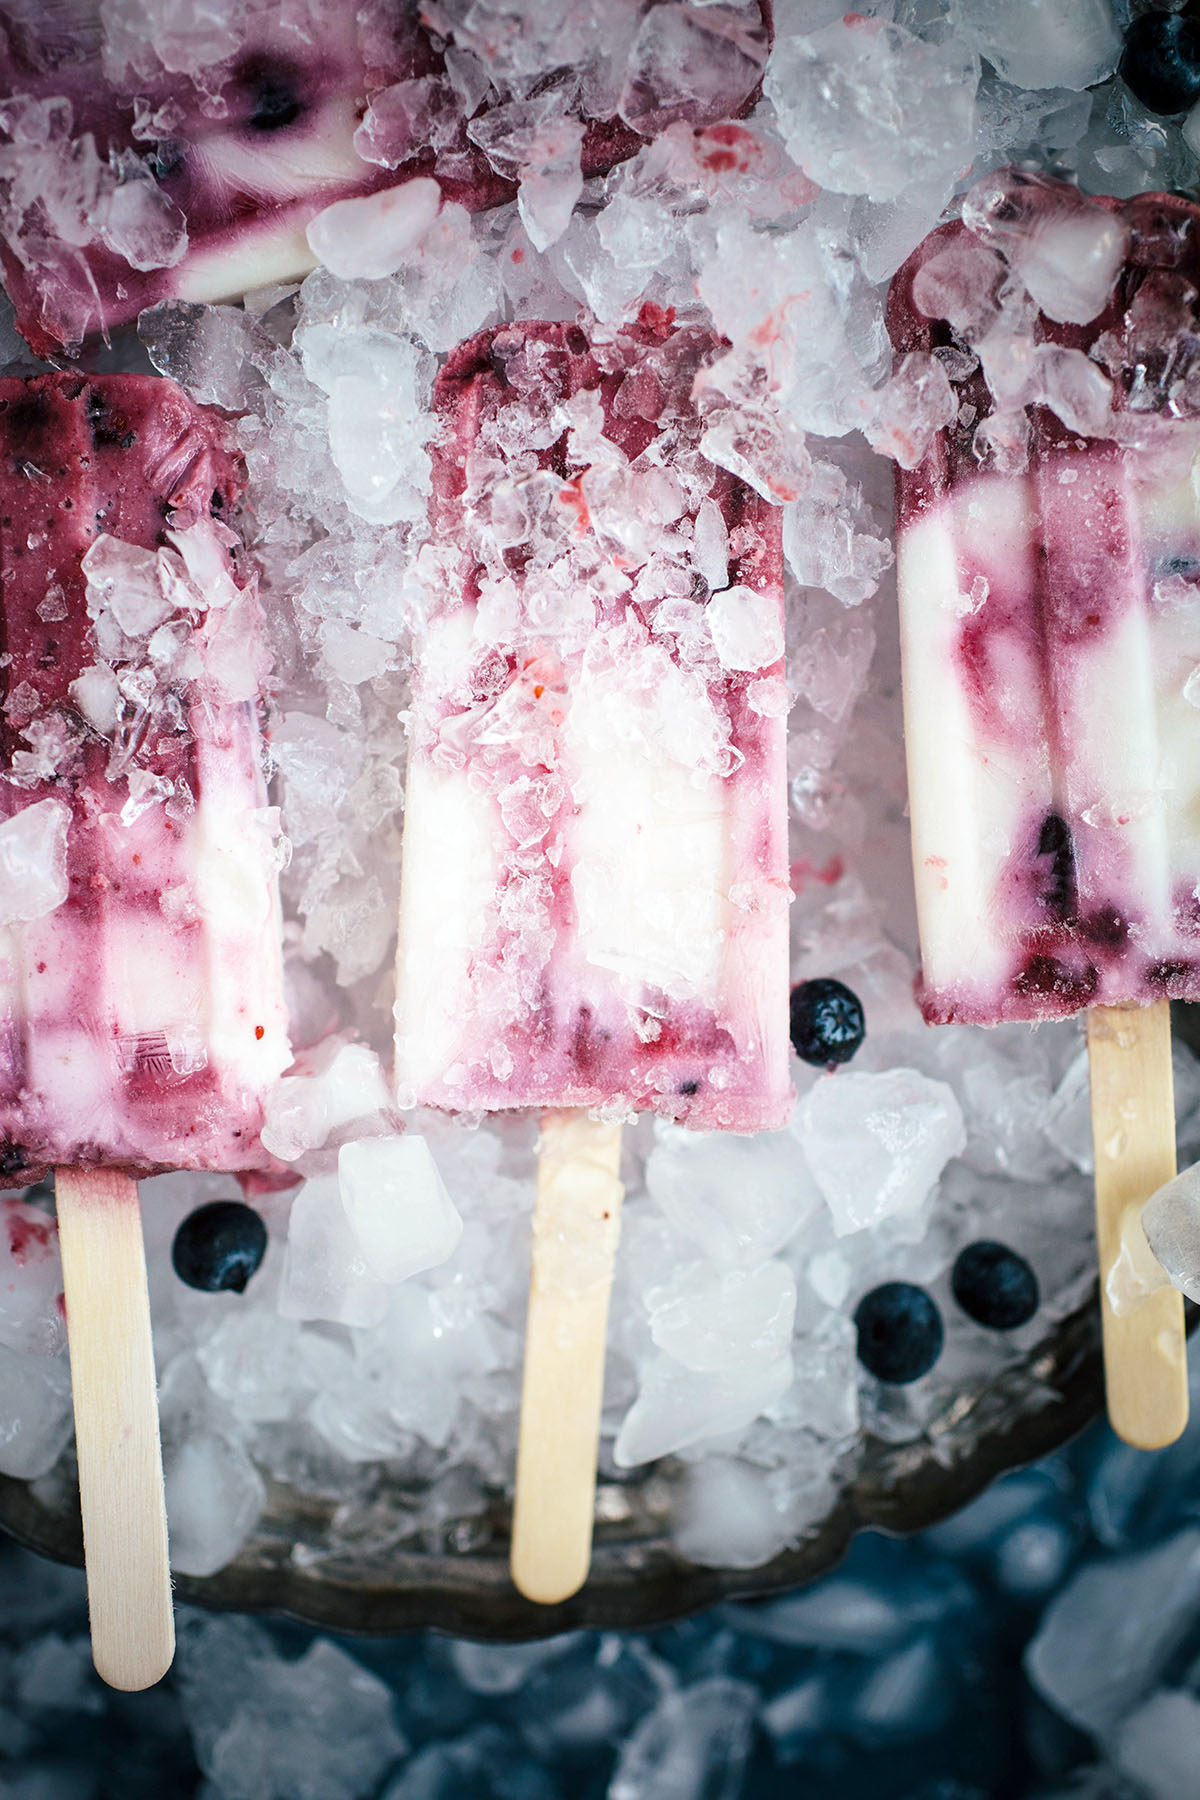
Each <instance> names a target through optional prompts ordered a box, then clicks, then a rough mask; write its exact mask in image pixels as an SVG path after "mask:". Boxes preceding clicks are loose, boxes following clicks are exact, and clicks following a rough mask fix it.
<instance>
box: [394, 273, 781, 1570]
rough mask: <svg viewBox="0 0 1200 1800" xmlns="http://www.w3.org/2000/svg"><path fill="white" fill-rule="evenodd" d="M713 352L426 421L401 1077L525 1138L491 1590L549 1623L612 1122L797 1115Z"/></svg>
mask: <svg viewBox="0 0 1200 1800" xmlns="http://www.w3.org/2000/svg"><path fill="white" fill-rule="evenodd" d="M717 352H718V346H717V344H716V343H715V341H714V340H713V338H712V336H711V333H709V332H708V331H706V330H704V329H702V328H700V327H698V326H693V325H686V324H685V325H681V326H678V327H676V326H675V325H674V324H673V322H672V320H671V318H670V317H669V316H667V315H664V314H662V313H660V312H658V311H657V310H656V309H652V308H644V309H643V312H642V315H641V317H640V318H639V320H638V322H637V323H636V324H635V325H630V326H625V327H622V328H620V329H616V330H608V331H604V330H602V329H601V328H599V327H593V329H592V332H591V335H590V337H589V336H587V335H585V333H584V332H583V330H582V329H581V328H580V327H579V326H578V325H573V324H522V325H514V326H507V327H502V328H501V329H499V330H497V331H494V332H485V333H483V334H482V335H480V336H479V337H476V338H473V339H471V340H470V341H469V342H468V343H466V344H463V345H462V346H461V347H460V348H459V349H458V350H457V351H456V352H455V353H454V354H453V355H452V356H451V357H450V360H449V362H448V363H447V364H446V366H445V368H444V369H443V370H442V372H441V374H440V376H439V377H438V382H437V385H436V389H435V407H436V410H437V412H438V414H439V415H440V417H441V419H442V421H443V426H444V431H443V436H442V440H441V444H440V447H439V451H438V454H437V458H436V461H435V467H434V490H433V502H432V507H431V514H430V517H431V524H432V528H433V533H432V542H431V543H430V545H429V546H428V547H427V549H426V551H425V552H424V555H423V558H422V561H421V564H420V569H419V572H420V576H421V580H422V586H423V589H424V593H425V596H426V607H427V617H426V621H425V630H424V641H423V649H422V655H421V660H420V665H419V669H418V673H417V680H416V683H415V688H414V698H413V707H412V713H411V716H410V721H409V730H410V745H411V748H410V756H409V770H408V785H407V796H406V803H405V805H406V810H405V830H404V858H403V869H402V873H401V898H400V933H399V940H400V941H399V952H398V961H397V1002H396V1075H397V1085H398V1092H399V1098H400V1101H401V1104H407V1105H412V1104H414V1103H422V1104H425V1105H432V1106H439V1107H445V1108H451V1109H453V1110H456V1111H460V1112H464V1113H471V1112H476V1113H478V1112H480V1111H491V1110H495V1109H503V1108H508V1107H536V1108H538V1109H540V1110H542V1135H541V1140H540V1145H539V1164H538V1194H537V1206H536V1210H535V1214H534V1220H533V1269H532V1278H531V1283H530V1298H529V1314H528V1321H527V1326H526V1339H525V1376H524V1384H523V1390H522V1401H521V1429H520V1436H519V1444H518V1450H517V1469H516V1491H515V1499H514V1505H513V1540H512V1555H511V1566H512V1573H513V1579H514V1581H515V1583H516V1585H517V1586H518V1588H519V1589H520V1590H521V1592H522V1593H523V1594H525V1595H526V1596H527V1597H528V1598H529V1599H532V1600H535V1601H539V1602H542V1603H546V1604H553V1603H555V1602H557V1601H559V1600H562V1599H565V1598H566V1597H567V1596H568V1595H570V1594H572V1593H574V1592H575V1591H576V1590H577V1589H578V1588H579V1587H580V1586H581V1584H582V1583H583V1581H584V1580H585V1579H586V1576H587V1571H588V1567H589V1563H590V1557H591V1537H592V1521H593V1512H594V1496H595V1476H596V1446H597V1439H598V1435H599V1420H600V1402H601V1391H602V1385H603V1372H604V1340H605V1328H606V1318H607V1310H608V1295H609V1288H610V1285H611V1281H612V1268H613V1257H614V1255H615V1251H616V1243H617V1234H618V1220H619V1213H620V1205H621V1198H622V1188H621V1183H620V1179H619V1164H620V1147H621V1124H620V1121H621V1119H622V1117H623V1116H625V1115H627V1114H629V1113H631V1112H636V1111H653V1112H655V1113H657V1114H658V1115H659V1116H660V1117H663V1118H666V1119H671V1120H675V1121H679V1122H682V1123H685V1124H688V1125H692V1126H697V1127H704V1128H713V1127H717V1128H720V1129H725V1130H733V1131H755V1130H760V1129H767V1128H770V1127H772V1126H778V1125H782V1124H783V1123H784V1121H785V1119H786V1117H787V1114H788V1110H789V1106H790V1102H791V1097H792V1096H791V1090H790V1086H789V1082H788V1073H787V1047H788V1039H787V1026H788V1021H787V1005H788V917H787V907H788V900H789V898H790V894H789V890H788V884H787V823H786V813H787V804H786V796H787V790H786V776H785V730H786V713H787V696H786V687H785V682H784V678H783V662H782V658H783V565H782V553H781V531H780V514H779V511H778V509H777V508H773V507H771V506H768V505H767V504H766V502H765V501H763V500H761V499H760V498H759V496H758V495H757V494H755V493H753V492H752V491H751V490H750V489H749V488H747V487H746V486H745V485H744V484H743V483H741V482H740V481H738V480H736V479H734V478H732V477H731V476H729V475H728V474H727V473H726V472H725V471H723V470H721V469H719V468H717V467H715V466H714V465H713V464H712V463H710V462H709V461H708V460H707V459H706V458H705V456H704V454H703V449H702V445H701V438H702V433H703V420H702V418H701V416H700V413H699V410H698V407H697V404H696V399H695V394H696V390H697V386H698V384H700V383H702V379H703V374H704V370H705V367H706V365H707V364H708V363H709V362H710V361H711V360H712V359H713V357H714V355H715V354H717ZM584 1109H591V1110H592V1112H593V1113H594V1114H597V1115H599V1116H594V1117H589V1116H588V1113H587V1111H586V1110H584Z"/></svg>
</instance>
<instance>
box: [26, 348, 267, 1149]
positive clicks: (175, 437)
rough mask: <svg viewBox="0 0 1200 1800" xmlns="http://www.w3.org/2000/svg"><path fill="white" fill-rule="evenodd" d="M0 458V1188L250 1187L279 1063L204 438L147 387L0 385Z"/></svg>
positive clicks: (243, 563)
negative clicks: (207, 1172) (171, 1170)
mask: <svg viewBox="0 0 1200 1800" xmlns="http://www.w3.org/2000/svg"><path fill="white" fill-rule="evenodd" d="M0 459H2V460H0V573H2V575H3V588H2V594H3V602H2V604H3V617H4V644H5V651H6V654H5V657H4V668H3V672H2V675H0V681H2V684H3V698H2V701H0V743H2V754H3V779H2V780H0V819H2V820H3V823H0V1173H2V1174H3V1175H4V1176H7V1177H10V1178H21V1177H22V1176H24V1175H25V1174H27V1173H28V1171H29V1170H31V1169H37V1168H41V1167H44V1166H46V1165H67V1166H74V1167H87V1166H89V1165H97V1164H99V1165H105V1166H114V1165H115V1166H120V1167H123V1168H127V1169H130V1170H136V1171H142V1170H148V1169H153V1168H159V1167H183V1168H213V1169H235V1170H236V1169H248V1168H254V1167H256V1166H263V1165H264V1164H265V1163H266V1162H269V1158H267V1157H266V1153H265V1152H264V1151H263V1149H262V1146H261V1144H260V1142H259V1127H260V1124H261V1121H262V1108H263V1099H264V1095H265V1093H266V1091H267V1089H268V1088H269V1086H270V1085H271V1083H272V1082H273V1080H274V1079H275V1077H276V1076H278V1074H279V1073H280V1072H281V1070H282V1069H283V1068H284V1067H285V1066H286V1064H287V1063H288V1061H289V1051H288V1045H287V1036H286V1029H285V1020H284V1010H283V998H282V973H281V958H280V926H279V900H278V892H277V884H276V862H275V849H274V845H273V842H272V815H271V814H270V813H269V811H268V809H267V803H266V802H267V796H266V790H265V786H264V779H263V771H262V746H261V741H260V734H259V723H258V710H257V708H258V686H259V682H260V681H261V678H262V675H263V673H264V671H265V668H266V654H265V650H264V647H263V645H262V643H261V641H260V637H259V615H258V603H257V600H256V598H255V591H254V576H253V571H252V569H251V567H250V566H249V564H248V563H247V560H246V557H245V552H244V551H243V549H242V546H241V544H240V543H239V541H238V539H237V537H236V535H235V533H234V531H233V530H232V528H231V525H230V523H229V522H228V521H229V519H230V518H231V516H232V512H233V506H234V502H235V500H236V497H237V492H238V476H237V465H236V461H235V458H234V456H233V454H232V453H231V451H230V449H229V448H228V447H227V445H226V442H225V437H224V427H223V425H222V423H221V421H220V419H219V418H218V417H217V415H215V414H206V413H205V412H203V411H202V410H201V409H200V408H198V407H196V406H194V405H193V404H192V402H191V401H189V400H188V399H187V398H186V396H185V395H184V394H182V393H181V392H180V390H179V389H178V388H177V387H175V385H174V384H173V383H172V382H168V381H156V380H152V379H148V378H146V377H143V376H98V377H88V376H81V375H48V376H39V377H37V378H35V379H33V380H30V381H18V380H6V381H3V382H0ZM231 629H236V632H237V635H238V641H239V642H240V643H241V644H242V646H243V650H244V655H243V657H242V658H241V659H240V660H239V665H238V669H237V674H236V678H235V679H233V680H232V681H231V680H230V678H229V676H228V674H227V673H226V671H225V667H224V662H223V659H222V655H221V648H220V647H221V642H222V637H223V634H224V633H226V632H228V631H229V630H231ZM164 634H166V635H165V636H164ZM251 695H252V696H253V697H251Z"/></svg>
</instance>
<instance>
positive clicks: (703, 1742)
mask: <svg viewBox="0 0 1200 1800" xmlns="http://www.w3.org/2000/svg"><path fill="white" fill-rule="evenodd" d="M757 1705H758V1693H757V1690H756V1689H755V1688H753V1687H751V1686H750V1684H749V1682H745V1681H733V1680H730V1679H729V1678H728V1677H727V1676H724V1675H714V1676H711V1677H710V1678H709V1679H708V1680H707V1681H697V1682H695V1683H694V1684H693V1685H692V1686H691V1687H687V1688H684V1689H683V1690H682V1691H681V1692H668V1693H666V1694H664V1695H663V1697H662V1699H661V1700H660V1701H659V1702H658V1705H657V1706H656V1707H655V1708H654V1710H653V1711H652V1712H650V1713H648V1714H647V1715H646V1717H645V1718H643V1719H641V1720H640V1721H639V1723H638V1724H637V1726H636V1727H635V1729H634V1730H633V1732H632V1733H631V1735H630V1736H629V1737H628V1738H626V1740H625V1742H624V1744H622V1746H621V1752H620V1755H619V1756H618V1758H617V1766H616V1768H615V1770H614V1771H613V1775H612V1779H611V1781H610V1783H609V1787H608V1800H696V1796H698V1795H700V1794H702V1793H708V1794H712V1795H720V1794H729V1795H732V1794H736V1793H738V1792H739V1791H740V1790H741V1786H742V1780H743V1772H744V1769H745V1765H746V1759H747V1757H748V1756H749V1754H750V1741H751V1733H752V1730H753V1725H754V1713H755V1709H756V1707H757Z"/></svg>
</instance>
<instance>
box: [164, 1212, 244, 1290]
mask: <svg viewBox="0 0 1200 1800" xmlns="http://www.w3.org/2000/svg"><path fill="white" fill-rule="evenodd" d="M266 1248H267V1228H266V1226H265V1225H264V1224H263V1222H262V1220H261V1218H260V1217H259V1215H258V1214H257V1213H256V1212H255V1210H254V1208H253V1207H252V1206H243V1205H242V1202H241V1201H240V1200H211V1201H210V1202H209V1203H208V1205H207V1206H198V1207H197V1208H196V1210H195V1212H194V1213H189V1214H188V1216H187V1218H186V1219H185V1220H184V1221H183V1224H182V1225H181V1226H180V1227H179V1230H178V1231H177V1232H176V1233H175V1242H174V1243H173V1244H172V1245H171V1261H172V1263H173V1264H174V1266H175V1273H176V1274H177V1275H178V1277H179V1279H180V1281H186V1282H187V1284H188V1286H189V1287H194V1288H200V1289H202V1290H203V1292H204V1293H206V1294H216V1293H220V1291H221V1290H222V1289H223V1288H232V1289H233V1291H234V1293H236V1294H240V1293H242V1292H243V1291H244V1289H245V1286H246V1283H247V1282H248V1281H249V1279H250V1277H251V1276H252V1275H253V1274H254V1273H255V1271H256V1270H257V1268H258V1266H259V1264H260V1263H261V1262H262V1259H263V1253H264V1252H265V1250H266Z"/></svg>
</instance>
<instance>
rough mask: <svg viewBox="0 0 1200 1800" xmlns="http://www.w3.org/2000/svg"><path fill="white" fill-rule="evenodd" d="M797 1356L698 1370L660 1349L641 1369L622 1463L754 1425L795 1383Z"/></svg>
mask: <svg viewBox="0 0 1200 1800" xmlns="http://www.w3.org/2000/svg"><path fill="white" fill-rule="evenodd" d="M791 1381H792V1359H791V1356H790V1355H787V1354H785V1355H783V1356H780V1357H777V1358H776V1360H775V1361H774V1362H770V1363H765V1364H763V1365H761V1366H758V1367H755V1366H753V1365H751V1366H750V1367H744V1368H742V1367H739V1368H734V1369H718V1370H715V1371H712V1372H708V1373H705V1374H697V1373H696V1372H695V1371H694V1370H692V1369H686V1368H684V1366H683V1365H682V1364H681V1363H678V1362H676V1361H675V1358H674V1357H673V1356H664V1355H662V1354H661V1353H660V1354H659V1355H657V1356H653V1357H651V1358H650V1360H649V1362H648V1363H647V1364H646V1367H645V1369H644V1370H643V1372H642V1378H641V1385H640V1387H639V1389H638V1397H637V1399H636V1400H635V1401H634V1403H633V1405H632V1406H631V1407H630V1409H629V1411H628V1412H627V1413H626V1415H625V1417H624V1419H623V1420H622V1422H621V1429H620V1431H619V1432H618V1433H617V1441H616V1443H615V1444H614V1446H613V1461H614V1462H615V1463H616V1465H617V1467H618V1468H619V1469H632V1468H635V1467H636V1466H637V1464H639V1463H645V1462H653V1461H654V1460H655V1459H656V1458H657V1457H660V1456H670V1455H671V1454H672V1452H674V1451H676V1450H686V1449H687V1448H688V1447H689V1445H691V1444H698V1443H700V1442H702V1441H703V1440H704V1439H705V1438H712V1437H721V1436H723V1435H724V1434H725V1433H726V1432H729V1431H737V1430H740V1429H741V1427H742V1426H744V1425H749V1423H750V1421H751V1420H752V1419H756V1418H757V1417H758V1415H759V1413H762V1412H765V1411H766V1410H767V1408H768V1407H769V1406H771V1405H773V1404H774V1402H775V1401H776V1400H778V1399H779V1397H780V1395H781V1394H785V1393H786V1392H787V1390H788V1388H789V1387H790V1386H791Z"/></svg>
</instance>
